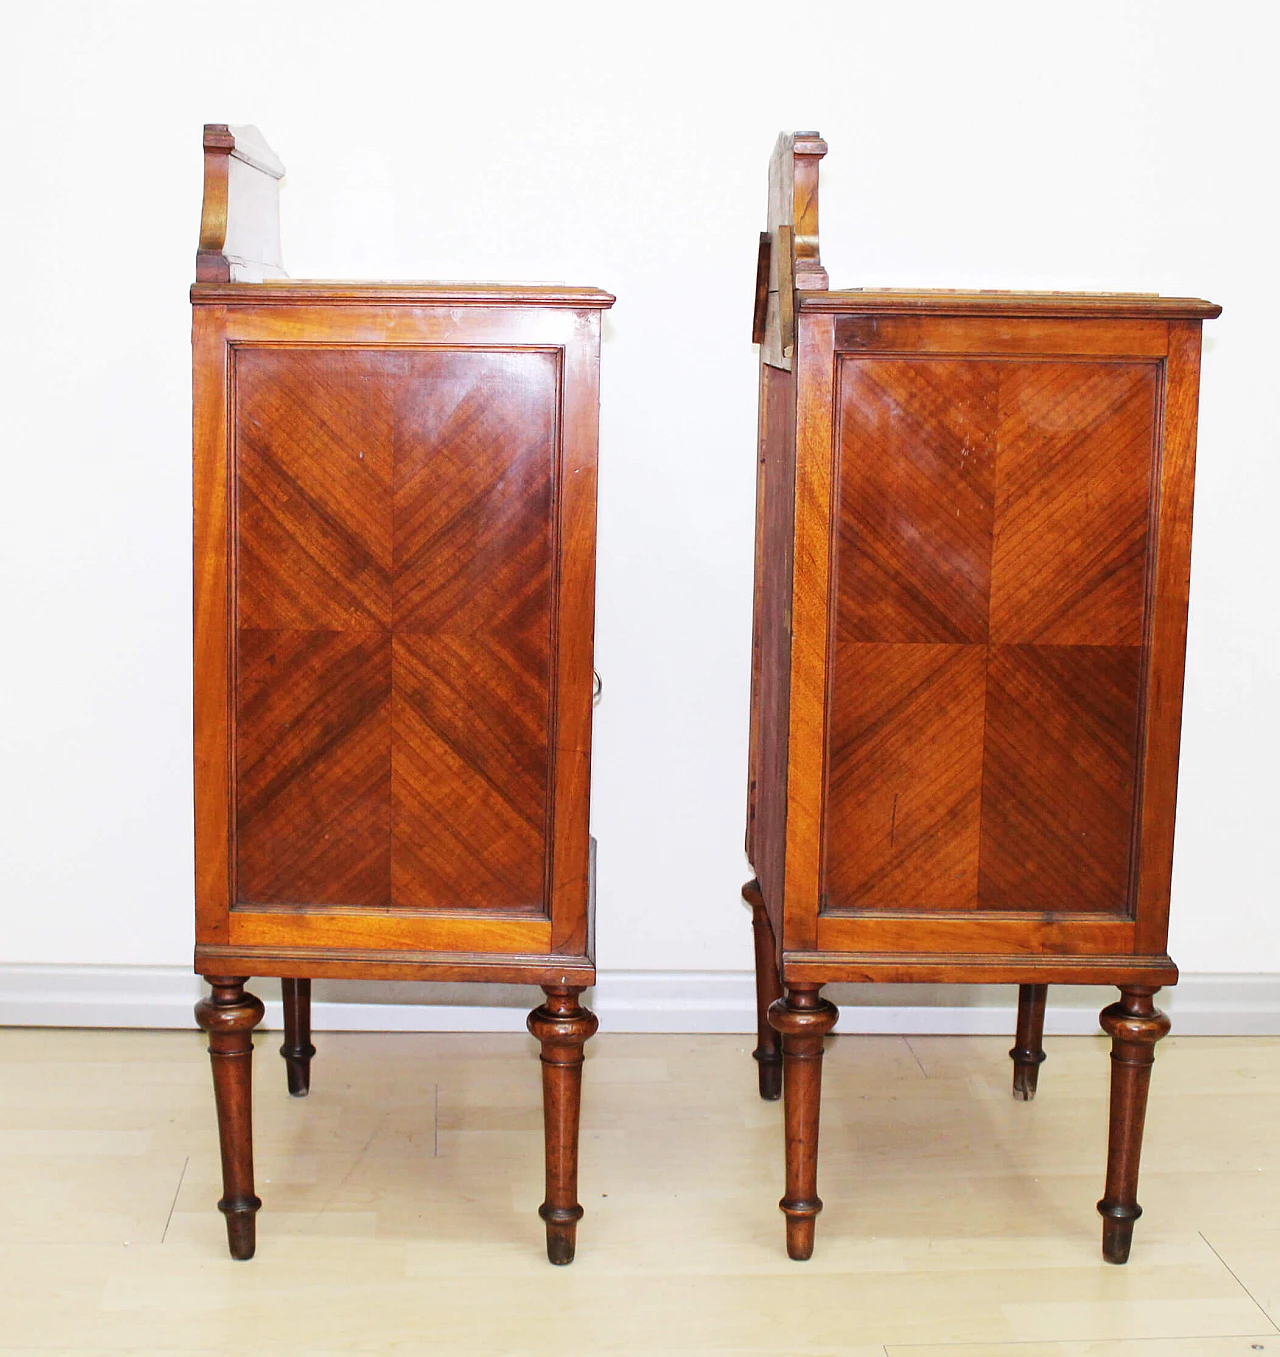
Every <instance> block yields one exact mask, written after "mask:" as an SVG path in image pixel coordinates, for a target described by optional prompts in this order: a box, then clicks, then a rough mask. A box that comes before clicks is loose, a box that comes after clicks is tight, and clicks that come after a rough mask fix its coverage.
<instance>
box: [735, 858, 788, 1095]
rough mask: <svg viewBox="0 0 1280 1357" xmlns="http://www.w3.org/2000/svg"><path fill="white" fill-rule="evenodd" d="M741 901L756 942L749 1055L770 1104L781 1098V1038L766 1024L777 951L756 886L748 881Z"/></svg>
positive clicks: (777, 991) (776, 986) (775, 991)
mask: <svg viewBox="0 0 1280 1357" xmlns="http://www.w3.org/2000/svg"><path fill="white" fill-rule="evenodd" d="M742 898H743V899H744V900H745V901H746V902H747V904H749V905H750V906H751V928H752V931H753V932H754V934H755V940H756V1048H755V1050H754V1051H752V1052H751V1054H752V1055H753V1056H754V1057H755V1060H756V1066H757V1073H758V1075H759V1079H760V1096H761V1097H762V1098H768V1099H769V1100H770V1102H773V1101H774V1100H776V1099H778V1098H781V1097H782V1039H781V1037H780V1036H779V1035H778V1033H777V1032H775V1031H774V1030H773V1027H772V1025H771V1024H770V1022H769V1007H770V1005H771V1004H772V1003H773V1002H774V1000H775V999H780V998H782V982H781V980H780V979H779V978H778V949H777V946H776V943H775V940H774V936H773V925H772V924H771V923H770V922H769V914H768V911H767V910H766V909H765V907H764V896H763V895H761V894H760V883H759V882H758V881H748V882H747V884H746V885H745V886H743V888H742Z"/></svg>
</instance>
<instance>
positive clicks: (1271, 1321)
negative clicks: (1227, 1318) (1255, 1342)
mask: <svg viewBox="0 0 1280 1357" xmlns="http://www.w3.org/2000/svg"><path fill="white" fill-rule="evenodd" d="M1196 1233H1197V1234H1198V1235H1199V1236H1200V1238H1201V1239H1204V1242H1205V1247H1206V1248H1207V1249H1208V1250H1209V1252H1210V1253H1211V1254H1213V1256H1214V1257H1215V1258H1216V1259H1217V1260H1218V1262H1220V1263H1221V1264H1222V1266H1223V1267H1224V1268H1226V1269H1227V1271H1228V1272H1230V1273H1231V1275H1232V1277H1233V1278H1235V1282H1236V1285H1237V1286H1238V1287H1239V1288H1240V1290H1241V1291H1243V1292H1244V1294H1245V1295H1246V1296H1248V1297H1249V1299H1250V1300H1251V1301H1252V1302H1253V1303H1254V1304H1255V1305H1256V1306H1257V1307H1258V1309H1259V1310H1260V1311H1261V1313H1262V1317H1263V1319H1265V1320H1266V1321H1267V1323H1268V1324H1270V1325H1271V1328H1272V1330H1273V1331H1274V1332H1276V1333H1278V1334H1280V1325H1278V1324H1277V1323H1276V1322H1275V1320H1274V1319H1272V1318H1271V1316H1270V1315H1269V1314H1268V1313H1267V1310H1266V1307H1265V1306H1264V1305H1263V1304H1262V1302H1261V1301H1260V1300H1259V1299H1258V1298H1257V1296H1255V1295H1254V1294H1253V1292H1252V1291H1250V1290H1249V1288H1248V1287H1247V1286H1246V1285H1245V1284H1244V1283H1243V1282H1242V1281H1241V1280H1240V1278H1239V1277H1236V1274H1235V1270H1234V1269H1233V1268H1232V1266H1231V1264H1230V1263H1228V1262H1227V1260H1226V1259H1225V1258H1224V1257H1223V1256H1222V1255H1221V1254H1220V1253H1219V1252H1218V1250H1217V1249H1215V1248H1214V1247H1213V1245H1212V1244H1210V1243H1209V1241H1208V1240H1207V1239H1205V1236H1204V1231H1203V1230H1197V1231H1196Z"/></svg>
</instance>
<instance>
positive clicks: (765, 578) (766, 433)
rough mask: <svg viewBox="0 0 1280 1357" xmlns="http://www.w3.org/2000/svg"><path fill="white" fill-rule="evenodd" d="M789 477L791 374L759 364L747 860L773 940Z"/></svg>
mask: <svg viewBox="0 0 1280 1357" xmlns="http://www.w3.org/2000/svg"><path fill="white" fill-rule="evenodd" d="M795 474H796V401H795V376H794V374H793V373H791V372H788V371H786V370H784V369H782V368H778V367H773V366H772V365H770V364H769V363H767V362H762V363H761V364H760V435H759V469H758V480H757V494H756V593H755V637H754V647H753V649H754V654H753V657H752V660H753V665H752V668H753V673H752V685H751V725H752V743H751V771H750V785H749V790H748V820H747V855H748V857H749V858H750V860H751V865H752V868H753V869H754V871H755V873H756V876H757V878H758V879H759V881H760V888H761V892H762V894H763V896H764V901H765V906H766V908H767V909H768V911H769V918H770V921H771V923H772V924H773V929H774V936H775V937H777V938H778V939H779V940H780V939H781V937H782V895H783V865H784V861H785V851H786V831H787V745H788V735H787V727H788V721H789V716H790V710H789V708H790V703H789V694H790V672H791V606H790V600H791V584H792V574H793V560H792V540H793V531H794V526H795Z"/></svg>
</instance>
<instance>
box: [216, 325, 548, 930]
mask: <svg viewBox="0 0 1280 1357" xmlns="http://www.w3.org/2000/svg"><path fill="white" fill-rule="evenodd" d="M558 387H559V367H558V361H557V358H556V356H555V355H554V354H553V353H547V352H537V351H527V352H505V353H503V352H493V351H485V350H465V349H432V350H422V349H419V350H407V351H405V350H401V351H396V350H388V349H349V348H315V349H298V348H293V347H290V348H267V349H261V348H248V349H242V350H241V351H240V352H239V356H238V363H237V384H236V395H237V402H236V434H237V437H236V462H235V467H236V472H237V476H236V488H237V492H238V513H237V518H236V526H237V534H236V544H237V567H238V568H237V571H236V584H237V595H238V622H239V626H238V637H239V640H238V650H237V653H238V661H237V697H236V703H237V738H236V754H237V770H238V771H237V788H236V797H237V801H236V844H237V882H238V885H237V897H236V898H237V899H238V900H239V901H240V902H241V903H251V904H287V903H294V904H334V905H362V906H369V907H377V906H401V907H415V908H421V907H436V908H442V909H457V908H479V909H488V910H493V909H500V910H509V911H516V912H522V913H529V912H533V913H542V912H544V911H545V909H546V902H547V891H546V881H545V877H546V860H547V852H546V839H547V818H548V787H547V778H548V762H549V725H550V714H549V706H550V674H549V666H550V660H551V646H552V637H551V595H552V564H553V550H554V525H553V518H554V515H553V484H554V477H555V470H556V422H557V415H558Z"/></svg>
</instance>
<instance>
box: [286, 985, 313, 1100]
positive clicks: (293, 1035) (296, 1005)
mask: <svg viewBox="0 0 1280 1357" xmlns="http://www.w3.org/2000/svg"><path fill="white" fill-rule="evenodd" d="M280 993H281V996H282V997H283V999H284V1045H283V1046H281V1048H280V1054H281V1055H282V1056H284V1067H285V1072H286V1074H287V1075H288V1078H289V1092H290V1093H291V1094H292V1095H293V1096H294V1097H295V1098H305V1097H306V1096H307V1094H308V1093H310V1092H311V1057H312V1056H313V1055H315V1053H316V1048H315V1047H314V1046H313V1045H312V1044H311V981H310V980H281V982H280Z"/></svg>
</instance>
